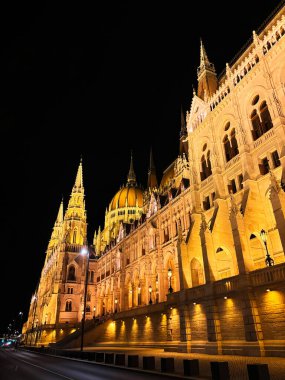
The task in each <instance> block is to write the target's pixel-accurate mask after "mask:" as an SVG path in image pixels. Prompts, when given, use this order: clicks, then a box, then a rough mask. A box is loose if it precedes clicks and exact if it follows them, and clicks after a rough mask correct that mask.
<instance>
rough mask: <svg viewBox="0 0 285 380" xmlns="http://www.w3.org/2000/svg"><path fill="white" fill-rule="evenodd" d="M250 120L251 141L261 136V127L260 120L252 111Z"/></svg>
mask: <svg viewBox="0 0 285 380" xmlns="http://www.w3.org/2000/svg"><path fill="white" fill-rule="evenodd" d="M250 119H251V125H252V137H253V140H257V139H258V138H259V137H260V136H261V135H262V126H261V122H260V118H259V116H258V114H257V111H256V110H253V111H252V113H251V115H250Z"/></svg>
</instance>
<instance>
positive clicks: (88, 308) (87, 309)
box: [85, 305, 91, 313]
mask: <svg viewBox="0 0 285 380" xmlns="http://www.w3.org/2000/svg"><path fill="white" fill-rule="evenodd" d="M85 311H86V313H90V311H91V308H90V305H86V309H85Z"/></svg>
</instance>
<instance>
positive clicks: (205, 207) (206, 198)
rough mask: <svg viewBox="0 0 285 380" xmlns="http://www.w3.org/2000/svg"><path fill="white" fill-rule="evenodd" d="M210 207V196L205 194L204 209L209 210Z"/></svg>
mask: <svg viewBox="0 0 285 380" xmlns="http://www.w3.org/2000/svg"><path fill="white" fill-rule="evenodd" d="M210 207H211V205H210V197H209V196H207V197H205V198H204V201H203V208H204V210H205V211H206V210H209V208H210Z"/></svg>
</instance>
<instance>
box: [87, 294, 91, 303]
mask: <svg viewBox="0 0 285 380" xmlns="http://www.w3.org/2000/svg"><path fill="white" fill-rule="evenodd" d="M86 300H87V302H90V301H91V294H90V293H88V294H87V297H86Z"/></svg>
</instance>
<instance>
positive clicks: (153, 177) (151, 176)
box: [147, 148, 157, 189]
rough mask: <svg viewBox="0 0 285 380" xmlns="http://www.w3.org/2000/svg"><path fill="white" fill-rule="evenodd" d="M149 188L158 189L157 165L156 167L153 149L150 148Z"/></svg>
mask: <svg viewBox="0 0 285 380" xmlns="http://www.w3.org/2000/svg"><path fill="white" fill-rule="evenodd" d="M147 187H148V188H149V189H153V188H155V187H157V178H156V170H155V165H154V160H153V154H152V148H150V157H149V170H148V179H147Z"/></svg>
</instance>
